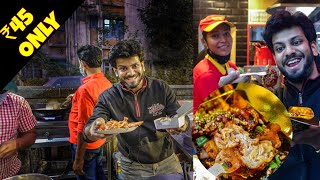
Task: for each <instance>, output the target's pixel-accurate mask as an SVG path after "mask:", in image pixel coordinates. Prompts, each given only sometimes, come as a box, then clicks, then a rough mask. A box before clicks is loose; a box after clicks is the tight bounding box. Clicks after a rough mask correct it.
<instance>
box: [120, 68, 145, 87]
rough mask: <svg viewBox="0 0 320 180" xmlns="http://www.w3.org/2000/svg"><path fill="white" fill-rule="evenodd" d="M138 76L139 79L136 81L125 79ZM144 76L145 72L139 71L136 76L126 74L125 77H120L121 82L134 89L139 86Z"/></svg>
mask: <svg viewBox="0 0 320 180" xmlns="http://www.w3.org/2000/svg"><path fill="white" fill-rule="evenodd" d="M136 76H138V77H137V78H138V79H137V80H136V81H135V83H133V84H132V83H130V84H129V83H127V82H126V81H125V79H127V78H130V77H136ZM143 77H144V72H142V73H141V74H140V73H137V74H136V75H134V76H126V77H125V78H124V79H120V81H121V83H122V84H124V85H125V86H126V87H127V88H129V89H134V88H136V87H137V86H139V84H140V83H141V82H142V81H143Z"/></svg>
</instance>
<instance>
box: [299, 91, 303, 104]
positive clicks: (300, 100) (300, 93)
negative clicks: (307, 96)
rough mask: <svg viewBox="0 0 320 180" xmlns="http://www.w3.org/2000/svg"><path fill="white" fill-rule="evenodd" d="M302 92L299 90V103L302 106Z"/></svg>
mask: <svg viewBox="0 0 320 180" xmlns="http://www.w3.org/2000/svg"><path fill="white" fill-rule="evenodd" d="M302 103H303V101H302V92H299V105H300V106H302Z"/></svg>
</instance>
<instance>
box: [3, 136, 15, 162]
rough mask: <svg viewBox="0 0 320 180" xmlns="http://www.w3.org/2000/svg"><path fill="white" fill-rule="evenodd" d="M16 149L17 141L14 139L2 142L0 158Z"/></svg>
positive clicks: (7, 155) (9, 154) (5, 156)
mask: <svg viewBox="0 0 320 180" xmlns="http://www.w3.org/2000/svg"><path fill="white" fill-rule="evenodd" d="M17 150H18V147H17V142H16V140H15V139H12V140H9V141H7V142H4V143H3V144H1V145H0V159H4V158H7V157H9V156H11V155H13V154H14V153H16V152H17Z"/></svg>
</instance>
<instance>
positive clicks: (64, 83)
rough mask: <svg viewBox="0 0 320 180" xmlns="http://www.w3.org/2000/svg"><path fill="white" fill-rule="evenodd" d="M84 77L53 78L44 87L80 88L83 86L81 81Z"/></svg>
mask: <svg viewBox="0 0 320 180" xmlns="http://www.w3.org/2000/svg"><path fill="white" fill-rule="evenodd" d="M82 78H84V76H61V77H51V78H49V81H48V82H47V83H45V84H44V85H43V86H45V87H52V88H78V87H79V86H80V85H82V84H83V83H82V81H81V79H82Z"/></svg>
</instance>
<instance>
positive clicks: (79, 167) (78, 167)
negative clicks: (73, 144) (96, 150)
mask: <svg viewBox="0 0 320 180" xmlns="http://www.w3.org/2000/svg"><path fill="white" fill-rule="evenodd" d="M83 164H84V160H83V158H81V159H75V160H74V162H73V166H72V169H73V171H74V173H75V174H76V175H78V176H83V175H84V171H83Z"/></svg>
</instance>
